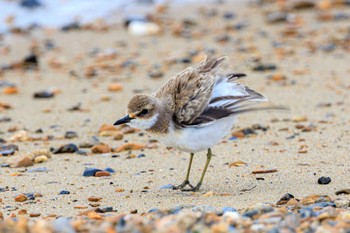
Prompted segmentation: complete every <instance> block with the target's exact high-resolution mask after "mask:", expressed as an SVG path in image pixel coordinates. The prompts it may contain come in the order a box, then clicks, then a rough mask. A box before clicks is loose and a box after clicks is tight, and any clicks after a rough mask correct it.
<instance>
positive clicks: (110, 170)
mask: <svg viewBox="0 0 350 233" xmlns="http://www.w3.org/2000/svg"><path fill="white" fill-rule="evenodd" d="M105 171H106V172H109V173H115V170H114V169H113V168H110V167H107V168H106V169H105Z"/></svg>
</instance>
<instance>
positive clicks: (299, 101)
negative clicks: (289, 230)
mask: <svg viewBox="0 0 350 233" xmlns="http://www.w3.org/2000/svg"><path fill="white" fill-rule="evenodd" d="M199 9H202V11H203V10H204V11H205V10H210V9H215V10H217V12H218V15H217V16H214V17H212V18H209V19H208V18H206V17H204V16H203V15H201V14H200V13H199ZM337 10H342V11H344V12H346V13H347V14H349V13H350V8H349V7H347V8H335V11H337ZM224 12H233V13H234V14H235V15H236V17H235V18H234V19H230V20H224V19H223V17H222V15H223V13H224ZM331 12H333V9H331ZM318 13H319V10H316V9H311V10H305V11H300V12H296V15H297V17H300V19H301V20H302V23H300V28H299V29H298V33H300V36H294V35H293V36H285V35H284V34H283V33H282V31H283V30H285V28H286V23H282V24H269V23H267V22H266V20H265V15H264V14H263V10H262V9H260V7H252V6H248V5H247V4H246V3H245V2H243V1H242V3H236V4H234V3H230V2H229V1H227V3H225V4H223V5H214V4H208V5H205V6H200V5H199V4H198V5H190V6H186V7H181V6H178V7H172V8H169V9H168V11H167V13H166V14H164V15H163V19H162V20H163V21H162V22H165V23H164V27H165V29H164V32H163V33H161V34H160V35H155V36H142V37H137V36H132V35H130V34H129V33H128V32H127V30H126V29H125V28H123V26H122V25H121V24H117V25H114V26H112V27H110V28H109V30H108V31H98V30H77V31H70V32H62V31H60V30H54V29H51V30H36V31H33V32H32V33H30V34H29V35H14V34H11V35H5V36H3V42H2V44H3V45H2V47H0V49H1V52H0V64H10V63H13V62H15V61H20V60H22V59H23V58H24V57H25V56H26V55H28V54H29V53H30V52H29V51H30V45H31V44H32V41H33V40H35V41H37V43H38V44H39V48H40V50H41V53H40V55H39V59H40V66H39V70H38V71H21V70H14V71H4V72H3V74H2V76H1V77H0V81H3V80H6V81H9V82H13V83H15V84H16V85H17V87H18V89H19V93H18V94H15V95H6V94H4V93H2V91H1V94H0V100H1V102H5V103H8V104H10V105H11V106H12V108H11V109H9V110H4V111H2V112H0V116H6V117H10V118H11V119H12V120H11V121H10V122H1V123H0V126H1V128H0V129H1V130H0V131H1V134H0V138H3V139H4V140H6V141H8V140H9V138H10V137H11V136H12V135H14V134H16V132H9V129H11V128H15V129H16V130H17V131H18V130H22V129H23V130H26V131H27V132H29V133H30V134H31V135H37V136H39V137H43V136H47V135H53V136H54V139H52V140H37V141H24V142H13V143H14V144H16V145H18V146H19V151H18V152H16V155H13V156H17V155H21V154H24V153H26V152H29V151H34V150H37V149H41V148H46V149H49V148H50V147H53V148H57V147H58V146H60V145H62V144H66V143H75V144H77V145H78V144H79V143H81V142H85V141H90V140H91V138H92V137H98V138H99V140H100V141H101V142H103V143H105V144H108V145H109V146H111V147H113V148H114V147H118V146H120V145H122V144H123V143H124V141H129V142H137V143H145V144H147V143H148V141H149V140H150V139H152V138H151V137H149V136H147V135H143V136H139V132H137V133H133V134H126V135H124V138H123V140H121V141H117V140H113V138H112V137H100V136H99V132H98V130H99V128H100V127H101V125H103V124H113V122H114V121H115V120H117V119H119V118H121V117H123V116H124V114H125V111H126V105H127V103H128V100H129V99H130V98H131V97H132V96H133V95H134V94H135V90H141V91H143V92H152V91H155V90H157V88H159V87H160V86H161V85H162V84H163V83H165V82H166V80H167V79H168V78H170V77H172V75H175V74H176V73H178V72H180V71H181V70H183V69H185V68H186V67H188V66H190V65H194V64H195V62H193V63H191V64H187V63H186V64H183V63H181V62H180V63H178V64H173V65H169V66H166V64H167V63H169V60H171V59H182V58H186V57H188V56H189V55H188V53H189V52H193V51H199V52H200V53H201V54H203V55H204V54H206V51H208V50H215V54H216V55H224V56H227V57H228V63H227V64H226V65H225V66H224V67H223V73H230V72H241V73H246V74H247V76H248V77H247V78H245V79H243V80H242V81H241V82H242V83H244V84H247V85H248V86H250V87H251V88H252V89H254V90H257V91H259V92H261V93H263V94H264V95H266V96H267V97H268V98H269V100H270V104H273V105H283V106H287V107H288V108H289V109H290V110H289V111H266V112H262V111H261V112H255V113H251V114H246V115H242V116H240V117H239V118H238V119H237V122H236V123H235V128H234V129H233V130H232V131H236V130H238V129H241V128H247V127H251V126H252V125H253V124H260V125H262V126H267V127H269V128H268V130H267V131H266V132H263V131H261V130H257V131H256V132H257V134H256V135H255V136H253V137H245V138H239V139H236V140H229V138H230V135H228V136H227V137H226V138H225V141H224V142H223V143H220V144H218V145H217V146H216V147H214V148H213V153H214V154H215V156H214V157H213V159H212V162H211V165H210V167H209V169H208V171H207V174H206V177H205V181H204V184H203V186H202V188H201V190H200V192H198V193H191V192H189V193H188V192H181V191H173V190H168V189H160V187H162V186H164V185H166V184H180V183H181V182H182V181H183V178H184V176H185V172H186V168H187V163H188V159H189V155H188V154H187V153H184V152H179V151H176V150H173V149H167V148H165V147H164V146H163V145H161V144H159V143H157V145H158V148H157V149H144V150H142V151H131V152H121V153H107V154H93V153H91V151H90V149H87V152H88V155H86V156H84V155H78V154H54V155H53V156H52V158H50V159H49V160H48V161H47V162H45V163H42V164H35V165H34V166H33V167H28V168H1V169H0V187H6V186H9V187H15V191H6V192H2V193H1V194H0V196H1V198H2V202H1V203H0V210H1V211H2V212H3V214H4V216H5V217H6V216H10V215H11V214H13V213H15V214H16V213H17V210H18V209H26V210H28V213H41V216H47V215H49V214H56V215H57V216H67V217H70V216H72V217H74V216H77V215H78V214H79V213H80V212H81V211H82V210H81V209H76V208H74V207H77V206H83V207H88V208H92V207H90V206H89V203H90V202H89V201H88V200H87V199H88V197H91V196H96V197H101V198H102V200H101V201H100V206H101V207H103V206H112V207H113V208H114V209H116V210H117V211H118V213H122V212H130V211H131V210H138V211H139V212H146V211H148V210H149V209H151V208H161V209H163V208H166V209H167V208H173V207H175V206H179V205H204V204H205V205H211V206H214V207H215V208H221V207H224V206H231V207H235V208H237V209H243V208H246V207H248V206H250V205H253V204H256V203H260V202H272V203H275V202H277V201H278V200H279V199H280V198H281V197H282V196H283V195H284V194H285V193H291V194H293V195H294V196H295V197H297V198H302V197H305V196H307V195H310V194H323V195H329V196H331V197H332V198H336V196H335V191H337V190H339V189H343V188H349V172H350V164H349V162H348V161H349V149H350V147H349V141H350V131H349V124H350V112H349V111H350V107H349V105H350V101H349V88H350V86H349V75H350V68H349V59H350V53H349V51H350V50H349V42H347V43H348V44H347V46H348V47H346V46H341V45H339V44H337V43H338V42H339V39H340V40H341V39H342V38H345V35H346V33H349V20H343V21H341V20H340V21H333V20H330V21H326V22H323V21H320V20H318V19H317V14H318ZM184 18H190V19H191V20H193V21H195V23H196V25H194V26H192V27H191V28H190V30H191V31H192V32H196V34H197V35H195V36H194V37H193V38H192V39H186V38H183V37H177V36H174V35H173V34H172V32H171V30H172V28H173V27H175V26H174V25H173V26H171V24H174V22H179V23H180V22H181V21H182V20H183V19H184ZM238 23H242V24H243V25H246V26H244V28H243V29H241V30H227V29H225V28H227V27H228V26H232V25H237V24H238ZM169 25H170V26H169ZM221 35H228V36H229V37H230V39H229V41H227V42H221V43H218V42H217V37H218V36H221ZM45 39H52V41H53V42H54V44H55V46H56V47H57V49H55V50H51V51H47V50H46V49H45V48H44V45H43V44H44V43H43V41H44V40H45ZM274 42H275V43H281V49H280V50H279V51H277V50H278V49H277V48H273V46H272V43H274ZM329 43H335V44H336V48H335V49H334V50H333V51H330V52H327V51H324V49H322V46H323V45H326V44H329ZM339 43H340V42H339ZM122 44H126V45H125V46H123V45H122ZM313 46H314V47H315V49H314V50H315V51H312V48H313ZM5 47H9V48H10V51H9V52H8V53H5V52H4V51H5V49H4V48H5ZM94 48H99V49H100V51H104V50H108V49H115V51H116V56H115V58H113V59H109V60H108V59H106V60H105V64H109V65H111V66H112V67H115V66H117V65H119V64H121V63H122V62H123V61H127V60H133V61H135V62H137V63H138V64H139V65H138V66H137V68H135V69H130V68H118V69H117V71H112V72H109V71H99V72H98V74H97V75H96V76H95V77H91V78H89V77H85V75H84V73H85V69H86V67H87V66H89V65H90V66H94V65H96V61H95V60H94V59H95V58H93V57H91V56H89V55H88V53H89V51H92V50H93V49H94ZM282 50H283V52H281V51H282ZM281 54H282V55H281ZM198 57H199V56H198ZM254 58H260V59H261V61H262V63H269V64H270V63H271V64H274V65H276V66H277V69H276V70H273V71H267V72H255V71H253V70H252V68H251V67H252V64H253V63H252V60H253V59H254ZM53 59H57V60H58V61H62V62H61V63H62V67H61V68H52V66H50V65H49V64H50V60H51V61H52V60H53ZM155 64H160V65H162V67H161V70H162V72H163V73H164V77H162V78H158V79H152V78H150V77H149V76H148V71H149V70H150V69H151V68H152V66H154V65H155ZM72 70H73V71H74V72H75V73H76V74H77V75H75V76H72V75H70V74H69V72H70V71H72ZM274 74H281V75H283V76H285V78H286V79H285V80H282V81H273V80H272V81H271V80H269V79H268V77H269V75H274ZM114 82H118V83H120V84H121V85H122V87H123V89H122V90H121V91H119V92H110V91H108V85H109V84H110V83H114ZM51 87H52V88H57V89H58V90H60V93H58V94H56V95H55V97H53V98H50V99H33V97H32V96H33V93H34V92H36V91H40V90H43V89H47V88H51ZM106 99H108V100H107V101H106ZM78 103H81V108H82V109H83V110H84V111H77V112H69V111H67V109H68V108H70V107H72V106H74V105H76V104H78ZM320 104H321V105H320ZM325 104H328V105H326V106H324V105H325ZM302 116H304V117H305V121H303V122H295V121H293V119H295V118H300V117H302ZM297 125H302V126H310V129H311V131H310V132H302V130H301V129H297V128H296V126H297ZM297 127H299V126H297ZM300 127H301V126H300ZM38 129H42V130H43V133H42V134H35V133H34V132H35V131H36V130H38ZM66 131H75V132H76V133H77V134H78V138H73V139H64V137H63V136H64V134H65V132H66ZM294 134H295V137H294V138H292V139H287V137H289V136H291V135H294ZM8 143H10V142H8ZM303 152H304V153H303ZM141 153H144V154H145V155H146V156H145V157H143V158H132V159H127V156H128V155H130V154H135V155H138V154H141ZM113 154H118V155H120V157H118V158H112V157H111V155H113ZM7 159H8V157H7V156H3V157H0V164H4V163H7V162H6V161H7ZM239 160H241V161H243V162H245V163H246V166H241V167H230V166H229V164H230V163H232V162H235V161H239ZM204 162H205V153H204V152H202V153H198V154H196V155H195V157H194V164H193V168H192V173H191V178H190V180H191V182H192V183H196V182H197V181H198V179H199V176H200V173H201V171H202V168H203V166H204ZM36 167H46V168H48V169H49V171H48V172H44V173H40V172H37V173H35V172H34V173H30V172H27V171H26V170H27V169H31V168H36ZM86 167H95V168H100V169H104V168H106V167H111V168H113V169H114V170H115V171H116V173H115V174H112V176H110V177H101V178H99V177H83V176H82V173H83V171H84V170H85V168H86ZM256 169H277V172H275V173H267V174H258V175H254V174H252V171H254V170H256ZM16 174H17V176H16ZM18 174H20V176H18ZM321 176H328V177H330V178H331V179H332V181H331V183H329V184H328V185H319V184H318V183H317V180H318V178H320V177H321ZM257 178H264V180H257ZM116 189H123V190H124V191H123V192H116ZM61 190H68V191H70V194H69V195H58V193H59V192H60V191H61ZM28 192H39V193H41V194H42V197H40V198H36V200H35V201H27V202H23V203H19V202H15V200H14V197H15V195H17V194H20V193H28ZM205 194H207V195H205Z"/></svg>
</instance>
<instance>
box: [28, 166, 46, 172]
mask: <svg viewBox="0 0 350 233" xmlns="http://www.w3.org/2000/svg"><path fill="white" fill-rule="evenodd" d="M48 171H49V169H48V168H46V167H36V168H32V169H28V171H27V172H48Z"/></svg>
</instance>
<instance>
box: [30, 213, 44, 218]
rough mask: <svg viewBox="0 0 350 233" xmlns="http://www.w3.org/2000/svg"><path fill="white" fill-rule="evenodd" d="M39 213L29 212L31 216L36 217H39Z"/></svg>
mask: <svg viewBox="0 0 350 233" xmlns="http://www.w3.org/2000/svg"><path fill="white" fill-rule="evenodd" d="M40 215H41V214H40V213H30V214H29V216H30V217H31V218H36V217H39V216H40Z"/></svg>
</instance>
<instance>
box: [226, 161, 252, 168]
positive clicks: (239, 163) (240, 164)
mask: <svg viewBox="0 0 350 233" xmlns="http://www.w3.org/2000/svg"><path fill="white" fill-rule="evenodd" d="M228 166H229V167H230V168H231V167H242V166H247V163H245V162H243V161H241V160H238V161H235V162H232V163H230V164H229V165H228Z"/></svg>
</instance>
